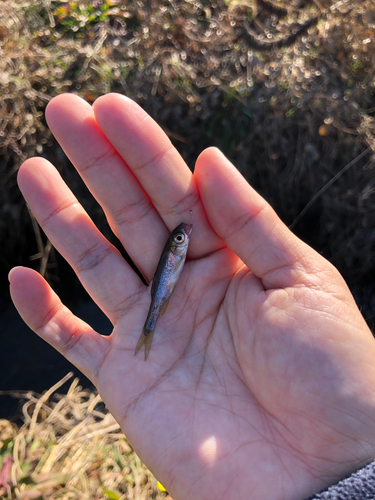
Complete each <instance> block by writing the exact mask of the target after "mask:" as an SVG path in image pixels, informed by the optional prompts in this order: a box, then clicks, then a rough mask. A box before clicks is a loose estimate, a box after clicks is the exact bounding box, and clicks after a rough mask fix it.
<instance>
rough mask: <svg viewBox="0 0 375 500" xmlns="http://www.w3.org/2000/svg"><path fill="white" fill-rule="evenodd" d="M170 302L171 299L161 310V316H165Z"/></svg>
mask: <svg viewBox="0 0 375 500" xmlns="http://www.w3.org/2000/svg"><path fill="white" fill-rule="evenodd" d="M168 304H169V300H167V302H166V303H165V304H164V305H163V308H162V310H161V311H160V316H163V314H165V312H166V310H167V309H168Z"/></svg>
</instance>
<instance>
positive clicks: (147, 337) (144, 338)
mask: <svg viewBox="0 0 375 500" xmlns="http://www.w3.org/2000/svg"><path fill="white" fill-rule="evenodd" d="M153 336H154V330H151V331H148V330H145V329H143V331H142V333H141V336H140V337H139V340H138V342H137V345H136V348H135V352H134V356H136V355H137V354H138V352H139V350H140V348H141V347H142V346H143V344H144V345H145V361H146V359H147V357H148V355H149V353H150V349H151V344H152V338H153Z"/></svg>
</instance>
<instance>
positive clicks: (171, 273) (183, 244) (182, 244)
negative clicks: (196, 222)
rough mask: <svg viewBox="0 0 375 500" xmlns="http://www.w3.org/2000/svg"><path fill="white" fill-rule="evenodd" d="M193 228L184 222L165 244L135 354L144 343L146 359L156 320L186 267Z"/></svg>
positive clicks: (166, 305)
mask: <svg viewBox="0 0 375 500" xmlns="http://www.w3.org/2000/svg"><path fill="white" fill-rule="evenodd" d="M190 214H191V212H190ZM192 229H193V224H191V223H190V224H185V223H184V222H183V223H182V224H180V225H179V226H177V227H176V228H175V229H174V230H173V231H172V232H171V234H170V236H169V238H168V241H167V243H166V244H165V247H164V250H163V253H162V254H161V257H160V260H159V264H158V267H157V269H156V273H155V276H154V279H153V281H152V286H151V305H150V310H149V311H148V315H147V319H146V322H145V325H144V327H143V331H142V334H141V336H140V337H139V340H138V343H137V347H136V348H135V353H134V356H135V355H136V354H137V353H138V351H139V350H140V348H141V347H142V346H143V344H144V345H145V360H146V359H147V356H148V354H149V352H150V349H151V343H152V337H153V336H154V331H155V327H156V321H157V320H158V318H159V316H162V315H163V314H164V313H165V311H166V310H167V307H168V302H169V299H170V297H171V295H172V293H173V290H174V289H175V286H176V285H177V282H178V279H179V277H180V274H181V271H182V268H183V267H184V263H185V259H186V253H187V249H188V246H189V237H190V235H191V231H192Z"/></svg>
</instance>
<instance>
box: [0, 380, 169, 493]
mask: <svg viewBox="0 0 375 500" xmlns="http://www.w3.org/2000/svg"><path fill="white" fill-rule="evenodd" d="M71 377H72V374H68V375H67V376H66V377H64V378H63V379H62V380H61V381H60V382H59V383H58V384H56V385H55V386H53V387H51V389H49V390H48V391H47V392H45V393H44V394H43V395H41V396H40V395H37V394H34V393H32V392H30V393H26V394H14V395H15V396H16V397H20V398H22V399H26V402H25V403H24V405H23V408H22V413H23V420H24V424H23V426H22V427H21V428H19V429H18V428H17V427H16V426H15V425H14V424H12V423H11V422H10V421H8V420H0V496H1V498H4V499H17V500H32V499H47V498H48V499H49V500H57V499H64V500H68V499H69V500H75V499H77V500H78V499H79V500H99V499H112V500H125V499H126V500H128V499H129V500H132V499H136V500H146V499H147V500H148V499H159V500H161V499H165V500H168V499H169V500H171V497H169V496H168V495H167V493H162V492H161V491H160V490H159V488H158V486H157V482H156V480H155V478H154V477H153V476H152V474H151V473H150V472H149V471H148V470H147V469H146V468H145V467H144V466H143V465H142V463H141V461H140V460H139V458H138V457H137V455H136V454H135V453H134V452H133V450H132V448H131V446H130V445H129V443H128V441H127V439H126V437H125V436H124V435H123V434H122V432H121V430H120V428H119V425H118V424H117V422H116V421H115V420H114V418H113V417H112V415H111V414H110V413H109V412H108V411H107V410H106V408H105V406H104V404H103V402H102V400H101V398H100V396H99V395H98V394H97V393H95V392H93V391H90V390H83V389H82V388H81V387H80V386H79V381H78V379H75V380H73V382H72V383H71V385H70V387H69V389H68V391H67V393H66V394H59V393H57V392H56V391H57V390H58V389H59V388H60V387H61V386H62V385H64V384H65V383H66V382H67V381H68V380H69V379H71Z"/></svg>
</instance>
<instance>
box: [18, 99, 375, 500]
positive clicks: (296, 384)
mask: <svg viewBox="0 0 375 500" xmlns="http://www.w3.org/2000/svg"><path fill="white" fill-rule="evenodd" d="M46 116H47V120H48V124H49V126H50V128H51V130H52V132H53V133H54V135H55V136H56V138H57V140H58V141H59V142H60V144H61V146H62V147H63V149H64V150H65V152H66V153H67V155H68V156H69V158H70V159H71V161H72V163H73V164H74V165H75V167H76V168H77V170H78V171H79V172H80V174H81V176H82V178H83V179H84V181H85V182H86V184H87V186H88V187H89V189H90V190H91V192H92V194H93V195H94V196H95V198H96V199H97V200H98V202H99V203H100V204H101V206H102V207H103V209H104V211H105V213H106V216H107V218H108V221H109V223H110V225H111V227H112V229H113V231H114V232H115V233H116V235H117V236H118V237H119V239H120V240H121V242H122V244H123V245H124V247H125V248H126V250H127V251H128V253H129V255H130V256H131V258H132V259H133V261H134V262H135V264H136V265H137V266H138V268H139V269H140V270H141V272H142V273H143V275H144V276H145V277H146V278H147V279H148V280H151V279H152V277H153V275H154V273H155V269H156V266H157V263H158V260H159V257H160V254H161V251H162V249H163V246H164V244H165V241H166V240H167V238H168V235H169V233H170V231H171V230H172V229H173V228H175V227H176V226H177V225H178V224H180V223H181V222H183V221H189V218H190V210H193V218H194V231H193V233H192V236H191V241H190V246H189V251H188V259H187V262H186V264H185V267H184V269H183V272H182V275H181V278H180V281H179V282H178V286H177V287H176V289H175V292H174V294H173V296H172V298H171V300H170V303H169V307H168V310H167V312H166V313H165V314H164V316H162V317H160V318H159V320H158V324H157V328H156V330H155V335H154V340H153V345H152V350H151V352H150V355H149V357H148V359H147V361H146V362H145V361H144V359H143V356H136V357H135V356H134V349H135V346H136V343H137V340H138V338H139V335H140V332H141V331H142V327H143V325H144V322H145V318H146V316H147V312H148V308H149V305H150V294H149V289H148V287H146V286H145V285H143V284H142V282H141V281H140V279H139V278H138V277H137V275H136V274H135V273H134V272H133V270H132V269H131V268H130V267H129V266H128V265H127V263H126V262H125V261H124V260H123V258H122V257H121V256H120V254H119V253H118V251H117V250H116V249H115V248H113V247H112V246H111V245H110V244H109V243H108V241H107V240H106V239H105V238H104V237H103V236H102V235H101V233H99V231H98V230H97V229H96V227H95V226H94V224H93V222H92V221H91V220H90V218H89V217H88V215H87V214H86V213H85V212H84V210H83V208H82V206H81V205H80V203H79V202H78V201H77V200H76V198H75V197H74V196H73V194H72V193H71V191H70V190H69V188H68V187H67V186H66V185H65V184H64V182H63V180H62V179H61V178H60V176H59V174H58V172H57V170H56V169H55V168H54V167H53V166H52V165H51V164H50V163H48V161H46V160H45V159H43V158H31V159H29V160H27V161H26V162H25V163H24V164H23V166H22V167H21V169H20V171H19V175H18V182H19V186H20V188H21V191H22V193H23V194H24V196H25V199H26V201H27V202H28V204H29V206H30V207H31V209H32V211H33V213H34V215H35V217H36V218H37V220H38V221H39V223H40V224H41V226H42V228H43V230H44V231H45V232H46V234H47V235H48V238H49V239H50V240H51V242H52V244H53V245H54V246H55V247H56V248H57V249H58V251H59V252H60V253H61V254H62V255H63V256H64V257H65V258H66V259H67V260H68V262H69V263H70V264H71V266H72V267H73V268H74V270H75V271H76V273H77V275H78V277H79V279H80V280H81V282H82V283H83V285H84V286H85V288H86V289H87V290H88V292H89V293H90V294H91V296H92V298H93V299H94V300H95V302H96V303H97V304H98V305H99V306H100V307H101V309H102V310H103V311H104V313H105V314H106V315H107V316H108V318H109V319H110V320H111V322H112V324H113V333H112V335H111V336H109V337H102V336H101V335H100V334H99V333H97V332H95V331H93V330H92V329H91V328H90V326H89V325H87V324H86V323H84V322H82V321H81V320H79V319H78V318H77V317H75V316H74V315H73V314H72V313H71V312H70V311H69V310H68V309H67V308H66V307H65V306H63V305H62V304H61V302H60V300H59V298H58V297H57V296H56V294H55V293H54V292H53V291H52V290H51V288H50V287H49V285H48V284H47V283H46V282H45V281H44V279H43V278H42V277H41V276H40V275H38V274H37V273H36V272H34V271H32V270H30V269H26V268H15V269H14V270H13V271H12V272H11V275H10V287H11V294H12V297H13V300H14V303H15V305H16V307H17V308H18V310H19V312H20V314H21V316H22V317H23V318H24V320H25V321H26V323H27V324H28V325H29V326H30V327H31V328H32V329H33V330H34V331H35V332H36V333H37V334H38V335H40V336H41V337H42V338H44V339H45V340H46V341H47V342H49V343H50V344H51V345H53V346H54V347H55V348H56V349H58V350H59V351H60V352H61V353H63V354H64V355H65V356H66V357H67V358H68V359H69V360H70V361H72V362H73V363H74V364H75V365H76V366H77V367H78V368H79V369H80V370H82V372H83V373H84V374H85V375H86V376H87V377H89V378H90V379H91V380H92V382H93V383H94V384H95V385H96V387H97V388H98V390H99V392H100V394H101V396H102V397H103V399H104V401H105V402H106V403H107V405H108V407H109V409H110V411H111V412H112V413H113V415H114V416H115V418H116V419H117V420H118V422H119V423H120V425H121V427H122V429H123V430H124V432H125V434H126V436H127V437H128V438H129V440H130V442H131V444H132V445H133V446H134V448H135V450H136V451H137V453H138V454H139V456H140V457H141V459H142V460H143V461H144V462H145V463H146V465H147V466H148V467H149V468H150V469H151V471H152V472H153V473H154V474H155V476H156V477H157V479H158V480H160V482H161V483H162V484H163V485H164V486H165V487H166V489H167V490H168V491H169V492H170V494H171V496H172V497H173V499H174V500H182V499H192V498H194V499H195V500H203V499H205V500H206V499H207V500H212V499H215V500H220V499H226V500H228V499H235V500H240V499H246V500H248V499H251V500H269V499H272V500H282V499H283V500H299V499H304V498H306V497H308V496H309V495H310V494H312V493H315V492H318V491H319V490H321V489H322V488H324V487H326V486H327V485H330V484H333V483H336V482H337V481H338V480H339V479H340V478H342V477H343V476H345V475H347V474H350V473H351V472H353V471H355V470H357V469H358V468H360V467H361V466H363V465H364V464H365V463H368V462H369V461H371V460H373V458H374V454H375V341H374V338H373V337H372V334H371V332H370V331H369V329H368V327H367V326H366V323H365V321H364V319H363V318H362V316H361V314H360V312H359V311H358V309H357V307H356V304H355V302H354V300H353V298H352V296H351V294H350V292H349V290H348V288H347V286H346V284H345V282H344V281H343V279H342V278H341V276H340V275H339V273H338V272H337V270H336V269H335V268H333V267H332V265H331V264H329V263H328V262H327V261H326V260H325V259H323V258H322V257H321V256H320V255H319V254H317V253H316V252H315V251H313V250H312V249H311V248H310V247H308V246H307V245H306V244H304V243H303V242H301V241H300V240H299V239H298V238H297V237H296V236H294V235H293V234H292V233H291V232H290V231H289V230H288V228H287V227H286V226H285V225H284V224H283V223H282V222H281V221H280V219H279V218H278V217H277V215H276V214H275V212H274V211H273V210H272V209H271V207H270V206H269V205H268V204H267V203H266V201H265V200H264V199H262V198H261V197H260V196H259V195H258V194H257V193H256V192H255V191H254V190H253V189H252V188H251V187H250V186H249V185H248V183H247V182H246V181H245V180H244V178H243V177H242V176H241V175H240V174H239V172H238V171H237V170H236V169H235V168H234V167H233V166H232V165H231V164H230V162H229V161H228V160H227V159H226V158H225V157H224V156H223V155H222V154H221V153H220V152H219V151H218V150H217V149H214V148H209V149H207V150H205V151H203V153H202V154H201V155H200V156H199V158H198V160H197V163H196V166H195V171H194V175H192V174H191V172H190V170H189V169H188V167H187V166H186V165H185V164H184V162H183V160H182V158H181V157H180V156H179V154H178V153H177V151H176V150H175V149H174V147H172V145H171V143H170V141H169V139H168V137H167V136H166V135H165V134H164V132H163V131H162V129H161V128H160V127H159V126H158V125H157V124H156V123H155V122H154V121H153V120H152V119H151V118H150V117H149V116H148V115H147V114H146V112H145V111H143V110H142V109H141V108H140V107H139V106H138V105H136V104H135V103H134V102H133V101H131V100H130V99H127V98H125V97H123V96H120V95H116V94H108V95H105V96H102V97H100V98H99V99H98V100H97V101H96V102H95V103H94V106H93V107H91V106H90V105H89V104H87V103H85V102H84V101H83V100H81V99H80V98H79V97H77V96H75V95H60V96H58V97H56V98H54V99H53V100H52V101H51V102H50V104H49V105H48V108H47V112H46ZM249 168H253V166H252V165H249Z"/></svg>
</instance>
